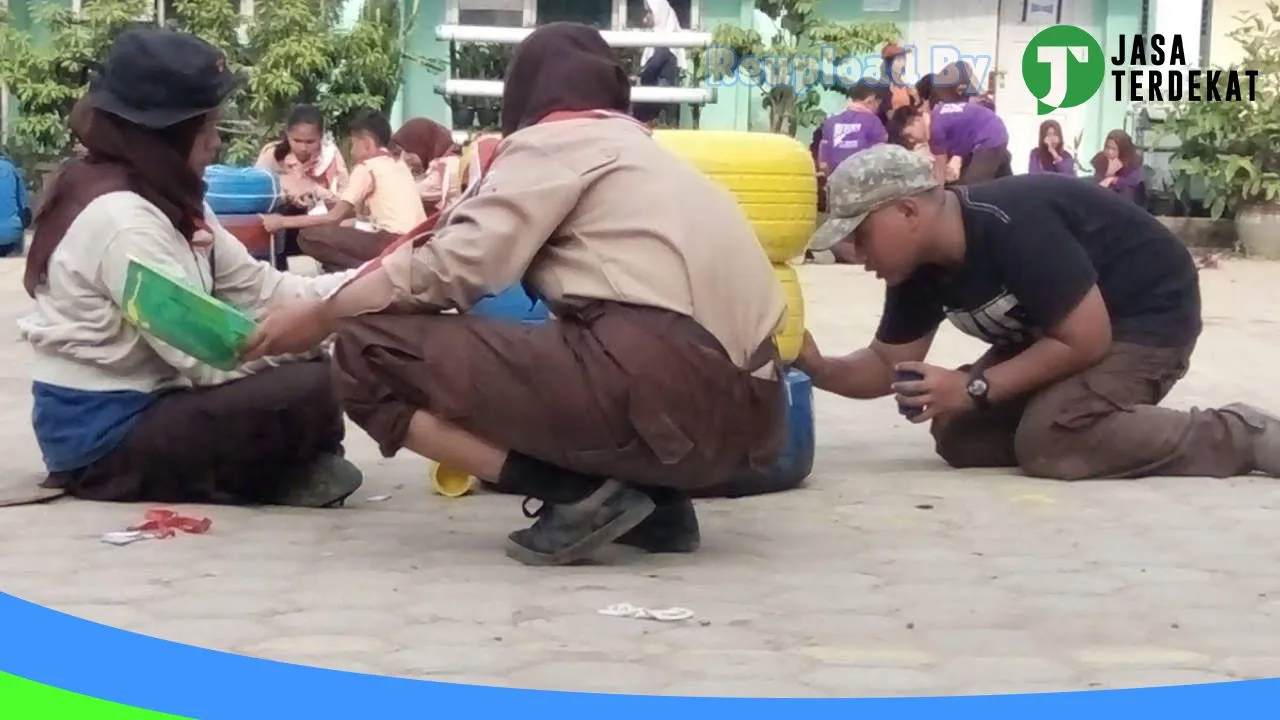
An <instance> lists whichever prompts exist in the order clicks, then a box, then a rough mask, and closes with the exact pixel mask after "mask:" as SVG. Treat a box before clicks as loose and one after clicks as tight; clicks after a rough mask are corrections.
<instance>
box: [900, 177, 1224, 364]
mask: <svg viewBox="0 0 1280 720" xmlns="http://www.w3.org/2000/svg"><path fill="white" fill-rule="evenodd" d="M948 192H954V193H956V195H957V197H958V199H959V200H960V207H961V213H962V214H963V217H964V234H965V244H966V248H965V256H964V264H963V265H962V266H961V267H959V268H945V269H944V268H942V267H939V266H929V265H926V266H924V267H922V268H920V269H919V270H917V271H916V272H915V273H914V274H912V275H911V277H909V278H908V279H907V280H906V281H905V282H903V283H901V284H899V285H897V286H894V287H891V288H889V289H888V290H887V291H886V293H885V304H884V315H883V317H882V318H881V319H880V327H879V329H878V330H877V331H876V338H877V339H878V340H880V341H881V342H885V343H888V344H891V345H901V344H905V343H909V342H912V341H915V340H918V339H920V338H922V337H924V336H925V335H927V334H929V333H930V332H931V331H933V330H934V329H936V328H937V327H938V325H939V324H941V322H942V320H943V318H946V319H949V320H950V321H951V322H952V323H953V324H954V325H955V326H956V327H957V328H959V329H960V330H961V331H963V332H964V333H966V334H968V335H972V336H974V337H977V338H979V339H981V340H984V341H986V342H988V343H991V344H993V345H1023V344H1027V343H1030V342H1033V341H1035V340H1036V339H1038V338H1039V337H1041V336H1042V335H1043V334H1044V332H1046V331H1047V330H1048V329H1050V328H1052V327H1054V326H1056V325H1057V324H1058V323H1059V322H1061V321H1062V320H1063V319H1064V318H1065V317H1066V316H1067V315H1068V314H1069V313H1070V312H1071V311H1072V310H1073V309H1075V307H1076V305H1078V304H1079V303H1080V301H1081V300H1082V299H1083V298H1084V296H1085V294H1086V293H1088V292H1089V289H1090V288H1091V287H1093V285H1095V284H1096V285H1097V286H1098V288H1099V290H1101V292H1102V297H1103V299H1104V300H1105V301H1106V303H1107V311H1108V314H1109V315H1110V316H1111V333H1112V338H1113V339H1114V340H1115V341H1118V342H1131V343H1137V344H1141V345H1148V346H1155V347H1178V346H1184V345H1190V344H1191V343H1192V342H1194V341H1195V339H1196V338H1197V337H1198V336H1199V334H1200V327H1201V321H1200V277H1199V274H1198V272H1197V270H1196V266H1195V261H1194V259H1193V258H1192V257H1191V253H1190V252H1188V251H1187V249H1186V248H1185V247H1184V246H1183V245H1182V243H1180V242H1179V241H1178V239H1177V238H1176V237H1175V236H1174V235H1173V233H1172V232H1170V231H1169V230H1168V229H1167V228H1165V227H1164V226H1163V225H1161V224H1160V222H1159V221H1157V220H1156V219H1155V218H1154V217H1152V216H1151V215H1150V214H1149V213H1147V211H1146V210H1144V209H1143V208H1141V207H1139V206H1137V205H1134V204H1133V203H1132V202H1130V201H1128V200H1125V199H1123V198H1121V197H1119V196H1118V195H1116V194H1115V193H1113V192H1110V191H1108V190H1106V189H1104V188H1101V187H1099V186H1097V185H1096V184H1094V183H1091V182H1087V181H1085V180H1080V179H1076V178H1070V177H1066V176H1061V175H1016V176H1013V177H1006V178H1001V179H998V180H993V181H991V182H987V183H982V184H979V185H973V186H968V187H956V188H951V189H949V190H948Z"/></svg>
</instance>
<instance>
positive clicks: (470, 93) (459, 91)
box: [435, 78, 716, 105]
mask: <svg viewBox="0 0 1280 720" xmlns="http://www.w3.org/2000/svg"><path fill="white" fill-rule="evenodd" d="M435 91H436V94H437V95H444V96H446V97H457V96H461V97H483V98H500V97H502V81H501V80H462V79H456V78H455V79H451V80H445V81H444V82H442V83H439V84H437V85H436V87H435ZM715 101H716V89H715V88H700V87H698V88H689V87H657V86H652V85H642V86H637V87H632V88H631V102H636V103H683V104H688V105H705V104H707V103H713V102H715Z"/></svg>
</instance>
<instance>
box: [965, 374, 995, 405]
mask: <svg viewBox="0 0 1280 720" xmlns="http://www.w3.org/2000/svg"><path fill="white" fill-rule="evenodd" d="M990 389H991V386H990V385H989V384H987V376H986V375H984V374H982V373H981V372H978V373H977V374H975V375H974V376H973V377H971V378H969V384H968V385H966V386H965V388H964V390H965V392H967V393H969V397H971V398H973V404H974V405H976V406H978V409H979V410H986V409H987V408H989V407H991V401H990V400H988V399H987V391H988V390H990Z"/></svg>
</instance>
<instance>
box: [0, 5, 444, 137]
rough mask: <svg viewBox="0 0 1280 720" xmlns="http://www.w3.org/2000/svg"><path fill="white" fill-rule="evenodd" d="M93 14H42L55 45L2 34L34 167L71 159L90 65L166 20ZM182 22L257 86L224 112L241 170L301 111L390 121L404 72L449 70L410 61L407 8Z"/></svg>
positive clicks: (193, 13) (181, 14)
mask: <svg viewBox="0 0 1280 720" xmlns="http://www.w3.org/2000/svg"><path fill="white" fill-rule="evenodd" d="M83 5H84V7H83V10H82V11H81V13H80V14H79V16H75V15H73V14H72V13H71V11H70V10H68V9H67V8H66V7H65V3H62V2H58V0H47V1H46V2H43V3H41V4H40V5H38V6H37V9H36V12H35V17H36V20H37V23H38V24H39V25H41V26H42V27H43V28H46V29H47V37H40V36H38V35H37V34H35V33H31V32H24V31H20V30H18V29H17V28H15V27H13V26H12V25H10V24H9V23H8V22H5V23H3V24H0V82H3V83H4V84H6V85H8V86H9V88H10V89H11V91H12V92H13V94H14V97H15V99H16V100H17V111H18V112H17V119H16V121H15V122H14V123H13V125H12V127H11V131H12V135H13V137H12V143H11V144H12V145H14V146H15V147H16V148H17V149H18V150H19V153H18V154H19V156H20V157H22V158H23V159H24V160H27V159H31V158H35V159H36V161H40V160H49V159H54V158H57V157H61V156H63V155H65V154H66V152H67V151H68V149H69V148H70V146H71V144H72V138H71V135H70V131H69V129H68V127H67V118H68V115H69V113H70V110H71V107H72V105H74V103H75V101H76V99H77V98H79V97H80V96H81V95H82V94H83V92H84V90H85V88H86V81H87V77H86V74H85V71H84V69H85V67H86V64H87V63H88V62H89V61H95V60H96V61H101V60H103V59H105V57H106V53H107V50H108V48H109V47H110V44H111V41H112V39H113V38H114V37H115V36H116V35H117V34H119V32H120V31H122V30H124V29H125V28H127V27H130V26H132V25H136V24H139V22H140V20H142V19H145V18H148V17H151V18H154V0H86V2H84V4H83ZM416 9H417V8H416V5H415V6H414V7H413V11H414V12H412V13H409V14H408V17H409V18H413V17H415V16H416ZM174 10H175V13H174V14H175V17H171V18H166V22H167V24H168V25H170V26H171V27H174V28H175V29H179V30H184V31H186V32H190V33H193V34H195V35H198V36H200V37H202V38H204V39H205V40H208V41H209V42H211V43H212V44H214V45H216V46H218V47H219V48H221V49H222V50H223V51H224V52H225V53H226V54H227V59H228V65H229V66H230V67H231V68H232V69H234V70H237V71H239V72H241V73H243V75H244V76H245V78H246V82H245V85H244V87H243V89H242V90H241V91H240V92H239V93H237V94H236V95H235V96H234V97H233V98H232V99H231V100H230V102H229V103H228V105H227V107H225V108H224V111H223V121H222V128H223V130H224V133H225V135H226V139H227V143H226V150H225V153H224V155H225V159H226V160H227V161H229V162H246V161H250V160H252V158H253V157H255V156H256V155H257V153H258V151H259V149H260V148H261V147H262V145H263V144H265V143H266V142H268V141H269V140H270V139H271V138H274V137H278V136H279V134H280V132H281V130H282V126H283V123H284V119H285V117H286V116H287V115H288V113H289V111H290V109H291V108H292V107H293V106H294V105H295V104H296V103H300V102H306V103H314V104H316V105H318V106H319V107H320V108H321V109H322V110H323V111H324V113H325V115H326V118H327V120H328V122H329V123H330V127H331V128H340V127H342V126H343V125H344V124H345V123H346V121H347V119H348V118H349V117H350V115H351V114H352V113H353V112H354V111H356V110H359V109H364V108H369V109H375V110H383V111H389V110H390V108H391V105H392V104H393V103H394V100H395V97H396V95H397V93H398V92H399V88H400V85H401V81H402V79H403V75H402V67H403V61H404V60H406V59H407V60H410V61H413V62H419V63H422V64H424V65H425V66H427V67H428V68H430V69H431V70H433V71H439V70H441V69H442V68H443V67H444V65H443V63H441V62H439V61H433V60H429V59H427V58H422V57H420V56H417V55H413V54H411V53H409V52H408V51H407V49H406V40H407V38H408V35H409V33H410V32H411V30H412V22H411V20H410V21H406V20H405V19H404V18H402V17H401V13H400V11H399V3H398V1H397V0H365V2H364V5H363V8H362V11H361V13H360V15H359V18H358V19H357V21H356V22H355V24H354V25H353V26H352V27H350V28H344V27H342V10H343V3H342V0H267V1H266V2H262V1H261V0H260V1H259V2H257V3H255V14H254V16H253V17H252V18H251V19H250V18H244V17H242V16H241V15H240V13H239V3H238V2H234V1H229V0H174ZM152 22H154V19H153V20H152Z"/></svg>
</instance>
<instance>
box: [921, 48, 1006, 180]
mask: <svg viewBox="0 0 1280 720" xmlns="http://www.w3.org/2000/svg"><path fill="white" fill-rule="evenodd" d="M967 92H968V86H967V84H966V81H965V80H964V71H963V69H962V68H959V67H958V66H956V65H949V66H948V67H947V68H945V69H944V70H943V71H942V73H941V76H940V77H935V78H934V80H933V91H932V97H933V102H932V103H931V106H930V110H929V145H930V148H931V149H932V150H933V154H934V155H935V156H937V160H936V161H935V164H934V173H935V175H936V176H937V177H938V179H940V180H946V181H947V182H948V183H951V184H959V185H972V184H974V183H980V182H984V181H986V180H992V179H995V178H998V177H1005V176H1008V175H1012V174H1013V168H1012V166H1011V162H1010V161H1011V156H1010V155H1009V130H1008V129H1007V128H1006V127H1005V125H1004V121H1003V120H1001V119H1000V117H999V116H998V115H996V114H995V113H994V112H992V111H991V109H990V108H987V107H986V106H985V105H982V104H979V103H971V102H969V101H968V98H967V97H966V95H965V94H966V93H967Z"/></svg>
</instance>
